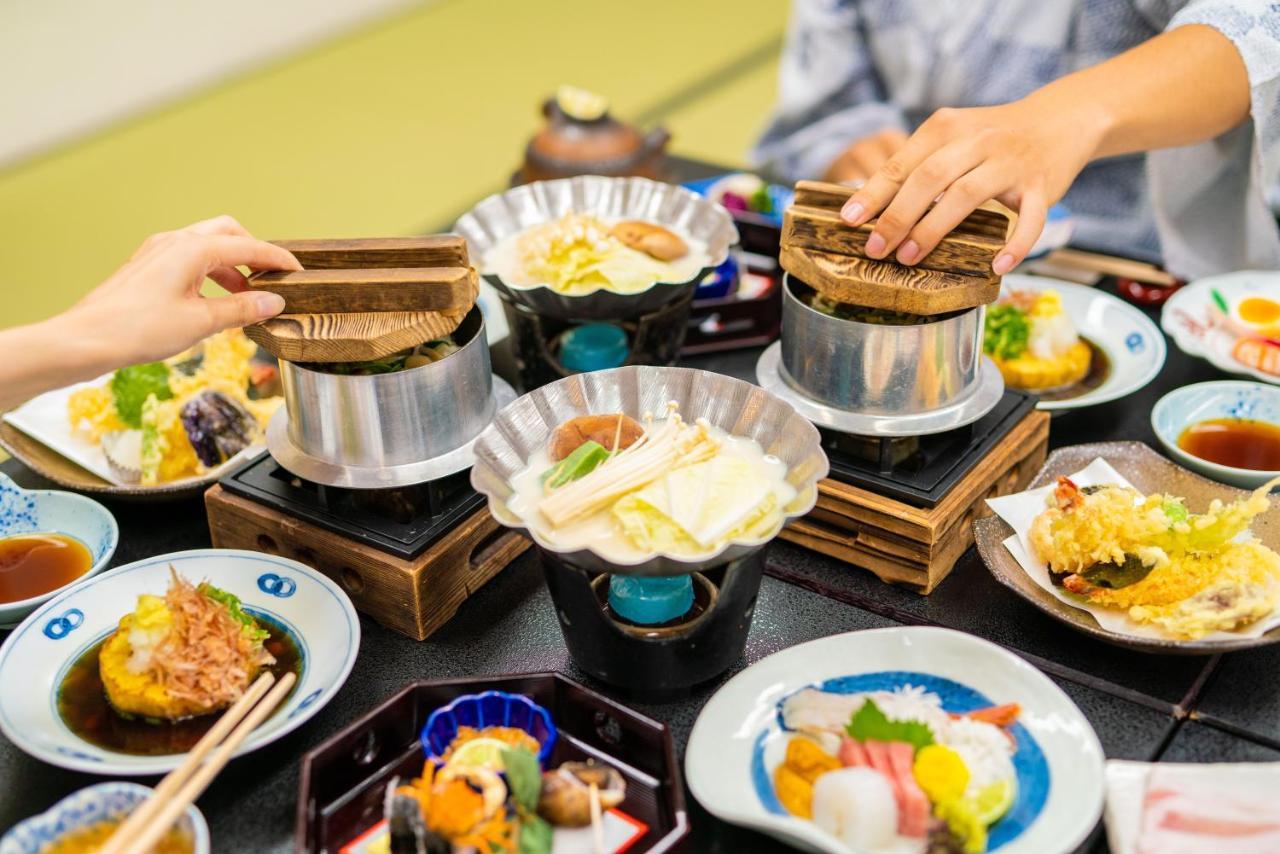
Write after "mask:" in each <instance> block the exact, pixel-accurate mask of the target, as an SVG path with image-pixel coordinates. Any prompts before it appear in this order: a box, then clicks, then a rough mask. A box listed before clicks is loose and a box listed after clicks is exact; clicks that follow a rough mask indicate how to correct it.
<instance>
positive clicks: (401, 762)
mask: <svg viewBox="0 0 1280 854" xmlns="http://www.w3.org/2000/svg"><path fill="white" fill-rule="evenodd" d="M490 690H497V691H507V692H510V693H513V694H524V695H525V696H527V697H529V698H530V699H532V700H533V701H534V702H536V703H538V704H540V705H541V706H542V707H543V708H545V709H546V710H547V711H548V712H550V713H551V717H552V719H553V720H554V721H555V724H556V728H557V730H558V731H559V738H558V739H557V740H556V747H555V752H554V753H553V754H552V756H551V761H550V763H549V764H551V765H558V764H560V763H561V762H565V761H568V760H581V759H586V758H595V759H598V760H600V761H602V762H607V763H609V764H610V765H612V766H614V767H615V768H617V769H618V770H619V771H620V772H622V775H623V776H624V777H625V778H626V780H627V798H626V800H625V801H623V803H622V807H621V809H622V810H623V811H624V812H626V813H627V814H628V815H631V816H634V817H635V818H637V819H639V820H640V821H642V822H644V823H645V824H647V825H648V826H649V832H648V833H647V834H646V835H645V836H644V837H643V838H642V839H640V840H639V841H638V842H637V843H636V844H635V845H634V846H633V847H632V848H631V849H629V851H630V852H635V854H641V852H647V851H651V852H675V851H684V850H686V848H685V845H686V839H687V837H688V835H689V819H688V816H687V815H686V814H685V806H684V784H683V782H682V780H681V776H680V766H679V765H678V764H677V763H676V758H675V750H674V748H673V747H672V743H671V733H670V732H669V731H668V730H667V728H666V726H665V725H663V724H660V723H658V722H657V721H653V720H650V719H649V718H646V717H644V716H642V715H639V714H637V713H635V712H633V711H631V710H630V709H627V708H625V707H623V706H621V705H619V704H617V703H615V702H614V701H613V700H610V699H609V698H607V697H604V696H602V695H601V694H598V693H596V692H595V691H592V690H591V689H590V688H587V687H585V686H583V685H579V684H578V683H577V682H574V681H572V680H570V679H566V678H565V677H564V676H561V675H560V674H558V673H526V674H521V675H516V676H494V677H487V678H479V679H443V680H438V681H433V682H415V683H413V684H411V685H409V686H408V687H406V688H405V689H404V690H403V691H401V692H400V693H398V694H396V695H395V696H394V697H392V698H391V699H389V700H387V701H386V702H385V703H383V704H382V705H380V706H378V707H377V708H376V709H374V710H373V711H371V712H369V713H368V714H366V715H364V716H363V717H361V718H360V719H358V720H356V721H355V722H353V723H352V724H351V725H349V726H348V727H346V728H345V729H343V730H342V731H341V732H339V733H338V734H337V735H335V736H333V738H330V739H329V740H328V741H326V742H325V743H324V744H322V745H320V746H319V747H317V748H316V749H315V750H312V751H311V752H310V753H308V754H307V755H306V756H304V757H303V759H302V775H301V781H300V783H299V792H298V816H297V828H296V833H295V835H294V840H295V841H294V845H295V850H296V851H298V852H329V854H332V852H336V851H337V850H338V849H339V848H340V847H342V846H343V845H345V844H346V843H348V842H350V841H351V840H352V839H354V838H355V837H357V836H359V835H360V834H361V833H363V832H365V831H366V830H368V829H369V828H371V827H373V826H374V825H375V824H377V823H378V822H379V821H381V820H382V818H383V815H382V809H383V795H384V792H385V790H386V785H387V783H388V782H389V781H390V779H391V778H392V777H393V776H396V775H399V776H401V777H403V778H405V779H409V778H411V777H415V776H417V775H418V774H419V773H421V771H422V763H423V761H424V757H423V754H422V745H421V744H420V743H419V741H418V734H419V732H420V731H421V730H422V727H423V725H424V724H426V721H427V716H428V715H430V714H431V712H432V711H434V710H435V709H437V708H439V707H441V706H444V705H447V704H448V703H449V702H450V701H451V700H453V699H454V698H455V697H458V696H461V695H463V694H474V693H478V692H480V691H490Z"/></svg>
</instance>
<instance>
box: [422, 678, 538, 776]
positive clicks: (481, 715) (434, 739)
mask: <svg viewBox="0 0 1280 854" xmlns="http://www.w3.org/2000/svg"><path fill="white" fill-rule="evenodd" d="M464 726H467V727H471V728H472V729H484V728H486V727H492V726H501V727H513V728H515V729H521V730H524V731H525V732H527V733H528V734H529V735H530V736H532V737H533V738H534V739H535V740H536V741H537V742H538V745H539V749H538V762H539V763H541V764H542V766H543V767H544V768H545V767H546V765H547V762H548V761H549V760H550V759H551V751H552V750H554V749H555V746H556V725H555V724H554V723H552V722H551V713H550V712H548V711H547V710H546V709H544V708H542V706H539V705H538V704H537V703H535V702H534V701H533V700H530V699H529V698H528V697H526V696H524V695H523V694H508V693H507V692H506V691H485V692H483V693H480V694H464V695H463V696H461V697H459V698H457V699H456V700H454V701H453V702H452V703H450V704H449V705H447V706H442V707H441V708H439V709H436V710H435V711H434V712H432V713H431V715H430V716H429V717H428V718H427V723H426V725H425V726H423V727H422V735H421V736H420V739H419V740H420V741H421V742H422V750H423V752H424V753H426V755H427V758H428V759H439V758H441V757H442V756H444V754H445V753H446V752H447V751H448V750H449V745H451V744H453V741H454V739H455V738H457V737H458V729H459V728H460V727H464Z"/></svg>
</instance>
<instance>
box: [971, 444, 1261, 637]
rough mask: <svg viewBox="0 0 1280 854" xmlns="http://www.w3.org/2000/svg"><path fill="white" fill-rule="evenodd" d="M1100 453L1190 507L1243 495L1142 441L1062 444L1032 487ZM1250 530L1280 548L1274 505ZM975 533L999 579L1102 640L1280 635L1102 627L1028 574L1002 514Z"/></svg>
mask: <svg viewBox="0 0 1280 854" xmlns="http://www.w3.org/2000/svg"><path fill="white" fill-rule="evenodd" d="M1098 458H1102V459H1103V460H1106V461H1107V462H1108V463H1110V464H1111V466H1112V467H1113V468H1115V470H1116V471H1117V472H1118V473H1119V474H1120V475H1121V476H1122V477H1124V478H1125V479H1126V480H1128V481H1129V483H1131V484H1132V485H1133V486H1134V488H1136V489H1138V490H1139V491H1140V492H1142V493H1144V494H1147V493H1152V492H1163V493H1169V494H1173V495H1179V496H1182V497H1184V498H1186V499H1187V506H1188V508H1189V509H1190V510H1191V511H1192V512H1203V511H1204V510H1205V509H1206V508H1207V507H1208V506H1209V503H1210V502H1211V501H1212V500H1213V499H1215V498H1217V499H1220V500H1222V501H1223V502H1227V501H1234V500H1236V499H1238V498H1242V497H1244V495H1245V493H1244V492H1242V491H1241V490H1238V489H1234V488H1232V487H1230V486H1223V485H1222V484H1220V483H1214V482H1213V481H1211V480H1208V479H1207V478H1204V477H1201V476H1200V475H1198V474H1195V473H1194V472H1190V471H1187V470H1186V469H1184V468H1182V467H1181V466H1179V465H1176V464H1174V463H1172V462H1170V461H1169V460H1167V459H1165V458H1164V457H1163V456H1161V455H1160V454H1159V453H1157V452H1156V451H1154V450H1152V449H1151V448H1149V447H1147V446H1146V445H1144V444H1142V443H1141V442H1098V443H1095V444H1089V445H1072V446H1070V447H1067V448H1059V449H1058V450H1056V451H1054V452H1053V453H1052V454H1050V455H1049V459H1048V460H1046V461H1045V464H1044V466H1043V467H1042V468H1041V469H1040V471H1039V473H1038V474H1037V475H1036V477H1035V480H1033V481H1032V482H1031V485H1030V487H1028V488H1029V489H1034V488H1036V487H1039V486H1044V485H1046V484H1049V483H1053V482H1054V481H1056V480H1057V478H1058V477H1059V476H1060V475H1070V474H1073V473H1074V472H1077V471H1080V470H1081V469H1083V468H1085V467H1086V466H1088V465H1089V464H1090V463H1091V462H1093V461H1094V460H1095V459H1098ZM1250 530H1251V531H1252V532H1253V534H1254V535H1255V536H1256V537H1257V538H1258V539H1259V540H1261V541H1262V542H1263V543H1265V544H1266V545H1267V546H1269V547H1271V548H1272V549H1276V548H1280V512H1276V511H1274V510H1273V511H1271V512H1268V513H1263V514H1262V515H1261V516H1258V517H1257V518H1256V519H1254V520H1253V524H1252V525H1251V526H1250ZM973 533H974V539H975V540H976V542H977V546H978V553H979V554H980V555H982V560H983V562H984V563H986V565H987V569H989V570H990V571H991V574H992V575H993V576H995V579H996V580H997V581H999V582H1000V583H1001V584H1003V585H1004V586H1005V587H1008V588H1009V589H1010V590H1012V591H1013V592H1014V593H1017V594H1018V595H1019V596H1021V597H1022V598H1023V599H1025V600H1026V601H1028V602H1030V603H1031V604H1032V605H1034V606H1035V607H1037V608H1039V609H1040V610H1041V611H1043V612H1045V613H1046V614H1048V615H1049V616H1050V617H1053V618H1054V619H1055V620H1058V621H1059V622H1062V623H1066V624H1067V625H1069V626H1071V627H1072V628H1073V629H1076V630H1077V631H1081V632H1084V633H1085V634H1087V635H1092V636H1093V637H1095V638H1097V639H1099V640H1103V641H1106V642H1108V643H1113V644H1116V645H1118V646H1124V647H1128V648H1130V649H1136V650H1140V651H1143V652H1159V653H1166V654H1169V653H1172V654H1184V655H1208V654H1213V653H1219V652H1231V651H1232V650H1237V649H1251V648H1253V647H1258V646H1266V645H1268V644H1272V643H1275V642H1277V641H1280V627H1276V628H1274V629H1272V630H1270V631H1268V632H1266V633H1265V634H1263V635H1261V636H1260V637H1239V638H1229V639H1205V640H1194V641H1193V640H1177V639H1174V638H1168V639H1165V638H1154V637H1138V636H1134V635H1129V634H1124V633H1121V632H1114V631H1108V630H1106V629H1104V628H1102V626H1100V625H1099V624H1098V621H1097V620H1095V619H1094V618H1093V616H1092V615H1090V614H1089V613H1088V612H1087V611H1085V610H1083V609H1081V608H1075V607H1072V606H1071V605H1068V604H1067V603H1065V602H1063V601H1061V600H1059V599H1057V598H1056V597H1054V596H1053V595H1052V594H1050V593H1049V592H1047V591H1046V590H1044V589H1043V588H1041V587H1040V586H1039V585H1038V584H1036V582H1035V581H1033V580H1032V579H1031V577H1030V576H1028V575H1027V573H1026V571H1025V570H1023V568H1022V567H1021V565H1019V564H1018V562H1017V560H1015V559H1014V557H1013V555H1012V554H1010V553H1009V550H1008V548H1006V547H1005V545H1004V541H1005V539H1007V538H1008V537H1009V536H1011V535H1012V534H1013V529H1012V528H1010V527H1009V525H1008V524H1006V523H1005V522H1004V521H1003V520H1002V519H999V518H997V517H995V516H988V517H986V518H983V519H978V520H976V521H974V523H973Z"/></svg>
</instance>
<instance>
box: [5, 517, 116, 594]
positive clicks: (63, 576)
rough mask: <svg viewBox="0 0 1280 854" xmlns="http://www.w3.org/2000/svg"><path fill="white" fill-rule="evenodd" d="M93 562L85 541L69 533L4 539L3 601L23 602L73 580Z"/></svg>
mask: <svg viewBox="0 0 1280 854" xmlns="http://www.w3.org/2000/svg"><path fill="white" fill-rule="evenodd" d="M92 566H93V555H91V554H90V553H89V550H88V549H87V548H85V545H84V543H82V542H80V541H79V540H77V539H76V538H75V537H68V536H67V535H66V534H17V535H15V536H12V537H5V538H3V539H0V603H7V602H21V601H22V600H23V599H30V598H31V597H33V596H40V595H43V594H45V593H48V592H50V591H52V590H57V589H58V588H59V587H62V586H63V585H64V584H70V583H71V582H72V581H75V580H76V579H77V578H79V577H80V576H82V575H84V574H85V573H86V572H88V571H89V568H90V567H92Z"/></svg>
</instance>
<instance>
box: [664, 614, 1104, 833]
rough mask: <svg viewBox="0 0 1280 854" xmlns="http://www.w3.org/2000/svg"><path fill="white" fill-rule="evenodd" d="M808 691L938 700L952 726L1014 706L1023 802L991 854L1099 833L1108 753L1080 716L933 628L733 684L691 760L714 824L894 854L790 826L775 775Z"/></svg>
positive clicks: (975, 643)
mask: <svg viewBox="0 0 1280 854" xmlns="http://www.w3.org/2000/svg"><path fill="white" fill-rule="evenodd" d="M805 689H818V690H820V691H822V692H824V693H828V694H862V693H864V692H868V693H870V692H880V691H892V692H902V691H908V692H912V691H914V692H916V693H929V694H934V695H936V696H937V698H938V700H939V701H940V704H941V709H942V711H943V712H946V713H947V716H948V717H949V718H950V717H954V716H957V715H963V714H964V713H966V712H972V711H974V710H976V709H985V708H987V707H991V706H997V705H1001V704H1008V703H1016V704H1017V705H1018V706H1019V707H1020V710H1019V713H1018V715H1017V719H1016V723H1013V724H1012V725H1010V726H1007V727H1003V729H1004V731H1005V734H1006V735H1007V736H1008V737H1009V738H1010V739H1011V742H1010V748H1009V751H1010V755H1009V760H1010V762H1011V765H1012V768H1013V773H1015V774H1016V783H1015V789H1014V795H1013V799H1012V802H1011V803H1010V805H1009V807H1008V809H1007V811H1006V812H1004V814H1003V817H1002V818H1000V819H999V820H998V821H996V822H995V823H993V824H991V825H990V827H989V828H988V844H987V849H986V850H988V851H1001V852H1008V854H1033V852H1036V853H1037V854H1038V852H1043V851H1070V850H1073V849H1074V848H1076V847H1077V846H1078V845H1079V844H1080V843H1081V842H1083V841H1084V840H1085V838H1086V837H1088V835H1089V833H1090V832H1091V831H1092V830H1093V829H1094V827H1095V825H1096V824H1097V821H1098V817H1099V815H1100V814H1101V812H1102V804H1103V793H1104V773H1103V754H1102V747H1101V745H1100V744H1099V743H1098V738H1097V736H1096V735H1095V734H1094V731H1093V728H1092V727H1091V726H1090V725H1089V722H1088V721H1087V720H1086V719H1085V717H1084V715H1083V714H1081V712H1080V710H1079V709H1078V708H1077V707H1076V706H1075V704H1074V703H1073V702H1072V701H1071V700H1070V699H1069V698H1068V697H1067V695H1066V694H1064V693H1063V692H1062V690H1061V689H1060V688H1058V687H1057V686H1056V685H1055V684H1054V683H1053V682H1052V681H1050V680H1049V678H1048V677H1046V676H1045V675H1044V674H1043V673H1041V672H1040V671H1038V670H1036V669H1035V668H1034V667H1032V666H1031V665H1030V664H1028V663H1027V662H1025V661H1023V660H1022V659H1021V658H1018V657H1017V656H1015V655H1013V654H1012V653H1010V652H1008V651H1006V650H1004V649H1002V648H1000V647H998V646H996V645H995V644H992V643H990V642H988V641H985V640H982V639H980V638H976V637H973V636H971V635H967V634H964V633H961V632H956V631H952V630H950V629H942V628H933V627H907V628H888V629H875V630H870V631H861V632H851V633H849V634H843V635H835V636H832V637H828V638H822V639H820V640H816V641H810V642H809V643H805V644H800V645H799V646H795V647H791V648H790V649H786V650H783V651H782V652H779V653H776V654H774V655H771V656H769V657H767V658H764V659H762V660H760V661H759V662H757V663H756V664H754V665H753V666H751V667H749V668H747V669H746V670H744V671H743V672H742V673H740V674H738V675H737V676H735V677H734V678H733V679H731V680H729V681H728V682H727V683H726V684H725V685H724V686H723V687H722V688H721V689H720V690H719V691H717V692H716V694H715V696H713V697H712V698H711V700H710V702H708V703H707V705H706V706H705V707H704V708H703V710H702V713H701V714H700V715H699V716H698V720H697V722H696V723H695V724H694V728H693V732H692V734H691V736H690V739H689V747H688V750H687V753H686V756H685V776H686V780H687V781H688V784H689V789H690V791H691V792H692V793H693V795H694V797H696V798H697V799H698V801H699V802H700V803H701V804H702V805H703V806H704V807H705V808H706V809H707V810H708V811H709V812H711V813H712V814H713V815H715V816H717V817H718V818H720V819H722V820H724V821H728V822H731V823H733V824H738V825H742V826H744V827H749V828H752V829H754V830H759V831H762V832H764V833H768V834H770V835H772V836H774V837H776V838H778V839H780V840H782V841H783V842H785V843H787V844H789V845H793V846H796V847H799V848H801V849H803V850H808V851H821V852H830V854H848V852H849V851H851V850H863V851H864V854H878V850H885V849H878V850H872V851H866V850H865V849H851V848H849V847H847V846H846V845H845V844H844V843H843V842H842V841H841V840H839V839H838V838H836V837H835V836H833V835H831V834H829V833H827V832H826V831H825V830H823V829H822V828H821V827H819V826H818V825H817V824H815V823H813V822H811V821H808V820H805V819H801V818H797V817H795V816H793V815H791V814H790V813H789V812H788V811H787V809H786V808H785V807H784V806H783V804H782V803H781V801H780V799H779V796H778V793H777V792H776V791H775V790H774V783H773V780H774V772H775V770H776V768H777V766H778V764H779V763H780V762H781V761H782V756H783V753H784V752H785V750H786V747H785V743H786V742H787V741H789V740H790V739H791V738H792V737H793V736H794V733H793V732H791V731H789V730H788V729H787V728H786V725H785V723H784V717H783V714H782V709H783V707H784V704H785V703H786V702H787V700H788V698H792V697H794V696H795V695H797V694H798V693H799V692H801V691H804V690H805ZM891 717H892V715H891ZM868 743H869V742H868ZM917 755H918V754H917ZM819 780H821V778H819ZM898 841H899V843H900V844H899V847H896V848H893V849H890V850H893V851H894V852H895V854H896V852H899V851H912V850H919V851H923V850H924V840H923V839H920V840H918V847H913V846H912V845H910V844H907V845H902V844H901V843H902V842H903V838H902V837H899V838H898ZM910 841H911V842H915V840H910Z"/></svg>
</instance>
